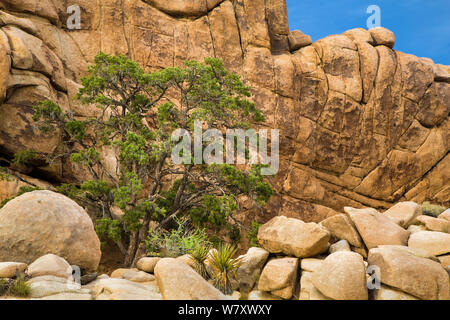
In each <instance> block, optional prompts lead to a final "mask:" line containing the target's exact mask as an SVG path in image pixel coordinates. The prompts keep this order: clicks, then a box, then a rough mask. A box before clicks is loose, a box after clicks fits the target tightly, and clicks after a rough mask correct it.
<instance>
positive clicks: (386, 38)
mask: <svg viewBox="0 0 450 320" xmlns="http://www.w3.org/2000/svg"><path fill="white" fill-rule="evenodd" d="M369 32H370V34H371V35H372V38H373V40H374V42H375V45H377V46H379V45H384V46H387V47H389V48H393V47H394V45H395V35H394V33H393V32H392V31H390V30H388V29H386V28H383V27H378V28H373V29H370V30H369Z"/></svg>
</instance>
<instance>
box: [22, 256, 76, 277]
mask: <svg viewBox="0 0 450 320" xmlns="http://www.w3.org/2000/svg"><path fill="white" fill-rule="evenodd" d="M72 271H73V270H72V267H71V266H70V264H69V263H67V261H66V260H65V259H63V258H61V257H58V256H57V255H54V254H46V255H45V256H42V257H40V258H39V259H37V260H36V261H34V262H33V263H32V264H30V265H29V266H28V271H27V273H28V275H29V276H31V277H33V278H34V277H40V276H54V277H60V278H66V279H70V278H71V277H72Z"/></svg>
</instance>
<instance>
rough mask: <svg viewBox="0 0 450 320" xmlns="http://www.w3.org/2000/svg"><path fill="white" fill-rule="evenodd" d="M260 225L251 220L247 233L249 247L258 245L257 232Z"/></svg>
mask: <svg viewBox="0 0 450 320" xmlns="http://www.w3.org/2000/svg"><path fill="white" fill-rule="evenodd" d="M261 226H262V224H260V223H258V222H256V221H252V226H251V227H250V230H249V231H248V233H247V239H248V245H249V246H250V247H259V242H258V232H259V228H260V227H261Z"/></svg>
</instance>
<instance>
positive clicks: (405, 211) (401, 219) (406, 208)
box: [384, 201, 422, 228]
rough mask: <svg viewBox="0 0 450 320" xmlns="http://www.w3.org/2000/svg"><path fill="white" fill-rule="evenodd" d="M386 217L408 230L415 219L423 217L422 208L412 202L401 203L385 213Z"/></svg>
mask: <svg viewBox="0 0 450 320" xmlns="http://www.w3.org/2000/svg"><path fill="white" fill-rule="evenodd" d="M384 215H386V216H388V217H389V218H391V219H392V220H393V221H394V222H395V223H397V224H398V225H399V226H401V227H403V228H408V227H409V226H410V225H411V224H412V223H413V222H414V219H415V218H417V217H418V216H420V215H422V207H421V206H420V205H418V204H417V203H415V202H412V201H406V202H399V203H397V204H396V205H394V206H393V207H391V208H390V209H388V210H387V211H385V212H384Z"/></svg>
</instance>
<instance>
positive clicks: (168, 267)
mask: <svg viewBox="0 0 450 320" xmlns="http://www.w3.org/2000/svg"><path fill="white" fill-rule="evenodd" d="M155 277H156V280H157V282H158V287H159V289H160V290H161V294H162V297H163V298H164V299H165V300H226V299H227V298H226V297H225V296H224V295H223V294H222V293H221V292H220V291H219V290H217V289H216V288H214V287H213V286H212V285H211V284H209V283H208V282H207V281H206V280H205V279H203V278H202V276H200V275H199V274H198V273H197V272H195V271H194V270H193V269H192V268H191V267H189V266H188V265H187V264H185V263H182V262H181V261H177V260H176V259H172V258H165V259H162V260H160V261H159V262H158V263H157V264H156V267H155Z"/></svg>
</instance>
